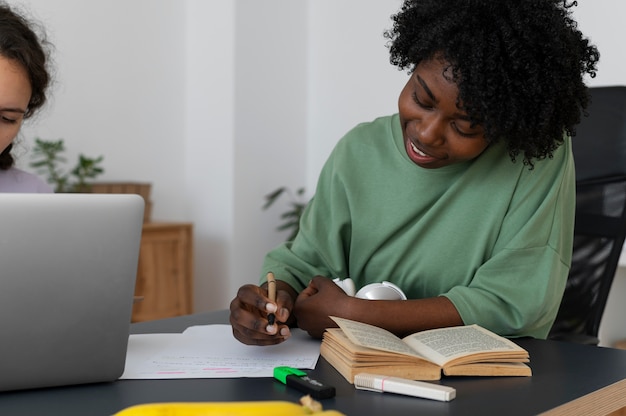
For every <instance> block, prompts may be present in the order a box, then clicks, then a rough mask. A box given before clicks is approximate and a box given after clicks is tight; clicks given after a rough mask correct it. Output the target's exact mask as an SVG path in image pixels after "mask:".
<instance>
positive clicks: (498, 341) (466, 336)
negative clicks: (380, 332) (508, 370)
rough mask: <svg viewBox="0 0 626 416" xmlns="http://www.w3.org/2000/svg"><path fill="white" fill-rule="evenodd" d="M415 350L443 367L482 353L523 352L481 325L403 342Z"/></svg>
mask: <svg viewBox="0 0 626 416" xmlns="http://www.w3.org/2000/svg"><path fill="white" fill-rule="evenodd" d="M403 341H404V342H406V343H407V344H408V345H410V346H411V348H413V349H414V350H416V351H418V352H420V353H421V354H423V355H424V356H426V357H429V358H430V359H431V361H433V362H435V363H437V364H439V365H440V366H442V367H443V366H444V364H445V363H447V362H449V361H452V360H454V359H455V358H458V357H462V356H468V355H472V354H476V353H482V352H524V350H523V349H522V348H521V347H520V346H518V345H517V344H515V343H513V342H512V341H510V340H508V339H506V338H504V337H501V336H499V335H496V334H494V333H493V332H491V331H488V330H486V329H485V328H482V327H480V326H478V325H468V326H458V327H452V328H440V329H432V330H429V331H423V332H418V333H416V334H412V335H409V336H407V337H406V338H404V339H403Z"/></svg>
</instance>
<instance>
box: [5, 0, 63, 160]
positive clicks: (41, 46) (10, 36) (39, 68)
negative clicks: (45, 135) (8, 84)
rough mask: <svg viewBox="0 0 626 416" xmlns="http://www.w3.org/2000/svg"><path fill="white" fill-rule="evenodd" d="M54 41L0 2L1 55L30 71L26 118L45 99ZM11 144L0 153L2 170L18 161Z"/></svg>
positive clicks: (22, 16) (35, 110) (23, 16)
mask: <svg viewBox="0 0 626 416" xmlns="http://www.w3.org/2000/svg"><path fill="white" fill-rule="evenodd" d="M50 49H51V44H50V43H49V42H48V41H47V39H46V37H45V32H44V30H43V28H42V27H41V26H40V25H39V24H36V23H35V22H32V21H29V20H28V19H27V18H26V17H25V15H22V14H20V13H18V12H17V11H15V10H14V9H12V8H11V7H10V6H9V5H7V4H6V3H5V2H0V55H1V56H3V57H5V58H7V59H10V60H13V61H15V62H17V63H19V64H20V65H21V66H22V67H23V68H24V69H25V71H26V73H27V74H28V79H29V81H30V85H31V91H32V92H31V97H30V101H29V102H28V109H27V110H26V114H24V118H29V117H32V116H33V115H34V114H35V113H36V112H37V110H39V109H40V108H41V107H42V106H43V105H44V104H45V102H46V91H47V89H48V87H49V86H50V83H51V75H50V71H49V68H48V66H49V61H50V57H49V52H50ZM12 148H13V145H12V144H9V146H8V147H7V148H6V149H4V150H3V151H2V152H1V153H0V170H6V169H9V168H10V167H11V166H13V165H14V163H15V161H14V159H13V156H12V154H11V150H12Z"/></svg>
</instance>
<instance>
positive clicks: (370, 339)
mask: <svg viewBox="0 0 626 416" xmlns="http://www.w3.org/2000/svg"><path fill="white" fill-rule="evenodd" d="M330 318H331V319H332V320H333V321H335V322H337V325H339V328H341V330H342V331H343V332H344V334H345V335H346V336H347V337H348V339H350V341H352V342H353V343H355V344H357V345H360V346H362V347H367V348H374V349H377V350H382V351H388V352H394V353H398V354H404V355H411V356H415V357H419V358H422V359H426V358H425V357H424V356H423V355H421V354H420V353H418V352H416V351H414V350H412V349H411V348H410V347H409V346H408V345H407V344H406V343H404V342H403V341H402V340H401V339H400V338H398V337H397V336H395V335H394V334H392V333H391V332H389V331H387V330H385V329H382V328H379V327H377V326H373V325H369V324H365V323H362V322H356V321H351V320H349V319H343V318H337V317H336V316H331V317H330Z"/></svg>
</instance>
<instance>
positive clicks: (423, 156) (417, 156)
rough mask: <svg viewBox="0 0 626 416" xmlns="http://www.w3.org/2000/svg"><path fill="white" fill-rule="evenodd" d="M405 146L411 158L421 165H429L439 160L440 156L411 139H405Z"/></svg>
mask: <svg viewBox="0 0 626 416" xmlns="http://www.w3.org/2000/svg"><path fill="white" fill-rule="evenodd" d="M405 147H406V153H407V155H408V156H409V159H411V160H412V161H413V163H415V164H417V165H419V166H423V167H427V166H428V165H430V164H432V163H434V162H437V161H438V160H439V158H437V157H435V156H433V155H431V154H429V153H428V152H426V151H424V149H423V148H422V147H421V146H418V145H417V144H416V143H414V142H413V140H411V139H408V138H407V139H405Z"/></svg>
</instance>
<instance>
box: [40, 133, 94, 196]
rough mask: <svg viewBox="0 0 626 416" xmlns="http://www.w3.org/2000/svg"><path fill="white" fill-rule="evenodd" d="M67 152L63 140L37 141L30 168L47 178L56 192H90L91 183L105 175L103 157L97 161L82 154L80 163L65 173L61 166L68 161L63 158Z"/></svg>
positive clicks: (79, 157)
mask: <svg viewBox="0 0 626 416" xmlns="http://www.w3.org/2000/svg"><path fill="white" fill-rule="evenodd" d="M63 152H65V144H64V143H63V139H59V140H42V139H39V138H36V139H35V147H33V155H32V158H33V159H34V160H33V161H32V162H31V163H30V166H31V167H32V168H35V169H36V170H37V172H38V173H39V174H42V175H45V176H46V177H47V180H48V183H50V184H52V185H53V187H54V192H90V191H91V181H92V180H93V179H95V178H96V177H98V175H101V174H102V173H104V169H103V168H102V167H101V163H102V160H103V159H104V157H103V156H99V157H97V158H95V159H92V158H89V157H86V156H84V155H83V154H80V155H79V156H78V162H77V163H76V165H75V166H74V168H73V169H71V170H70V171H64V170H62V169H61V168H60V166H59V165H60V164H63V163H66V162H67V160H66V159H65V157H63V156H62V154H63Z"/></svg>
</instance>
